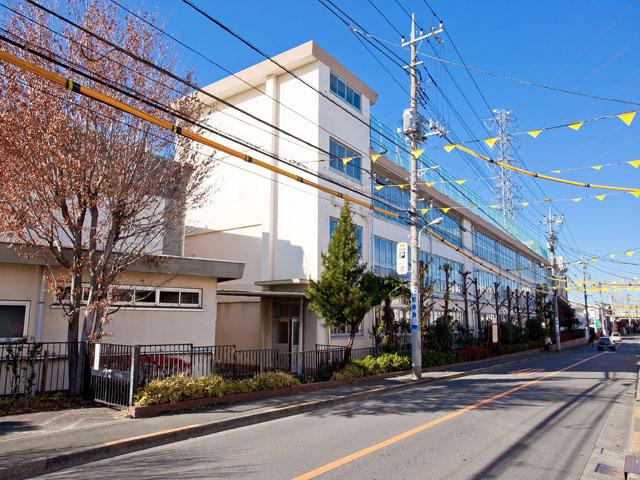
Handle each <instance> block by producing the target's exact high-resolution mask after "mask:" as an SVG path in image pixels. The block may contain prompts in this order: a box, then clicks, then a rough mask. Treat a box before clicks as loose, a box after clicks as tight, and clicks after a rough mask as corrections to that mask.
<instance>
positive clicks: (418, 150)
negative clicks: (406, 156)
mask: <svg viewBox="0 0 640 480" xmlns="http://www.w3.org/2000/svg"><path fill="white" fill-rule="evenodd" d="M422 152H424V148H416V149H415V150H414V151H412V152H411V155H413V156H414V157H416V158H418V157H419V156H420V155H422Z"/></svg>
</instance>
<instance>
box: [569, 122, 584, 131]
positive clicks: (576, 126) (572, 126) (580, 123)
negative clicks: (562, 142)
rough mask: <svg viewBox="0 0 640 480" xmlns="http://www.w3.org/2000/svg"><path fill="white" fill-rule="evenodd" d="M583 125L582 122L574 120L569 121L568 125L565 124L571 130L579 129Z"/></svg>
mask: <svg viewBox="0 0 640 480" xmlns="http://www.w3.org/2000/svg"><path fill="white" fill-rule="evenodd" d="M582 125H584V122H576V123H570V124H569V125H567V127H569V128H571V129H572V130H580V127H581V126H582Z"/></svg>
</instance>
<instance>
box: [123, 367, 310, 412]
mask: <svg viewBox="0 0 640 480" xmlns="http://www.w3.org/2000/svg"><path fill="white" fill-rule="evenodd" d="M299 384H300V382H299V381H298V379H297V378H295V377H294V376H293V375H290V374H288V373H284V372H266V373H261V374H259V375H258V376H257V377H255V378H251V379H245V380H225V379H224V378H222V377H221V376H219V375H210V376H207V377H200V378H193V377H189V376H186V375H175V376H173V377H169V378H165V379H163V380H154V381H152V382H149V384H147V385H146V386H145V387H144V388H142V389H140V390H138V392H137V394H136V401H135V405H136V406H147V405H160V404H163V403H177V402H180V401H182V400H195V399H197V398H211V397H221V396H223V395H231V394H235V393H247V392H257V391H262V390H275V389H277V388H286V387H292V386H294V385H299Z"/></svg>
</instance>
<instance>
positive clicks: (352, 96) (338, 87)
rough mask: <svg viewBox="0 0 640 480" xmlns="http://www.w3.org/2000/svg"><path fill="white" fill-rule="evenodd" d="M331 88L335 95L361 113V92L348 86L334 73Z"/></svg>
mask: <svg viewBox="0 0 640 480" xmlns="http://www.w3.org/2000/svg"><path fill="white" fill-rule="evenodd" d="M329 88H330V90H331V92H332V93H333V94H335V95H337V96H338V97H340V98H341V99H342V100H344V101H345V102H347V103H348V104H349V105H351V106H352V107H353V108H355V109H356V110H358V111H360V105H361V102H360V92H358V91H357V90H355V89H354V88H352V87H350V86H349V85H347V84H346V83H345V82H343V81H342V80H340V79H339V78H338V77H337V76H336V75H334V74H333V73H332V74H331V75H330V77H329Z"/></svg>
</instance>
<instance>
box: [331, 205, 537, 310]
mask: <svg viewBox="0 0 640 480" xmlns="http://www.w3.org/2000/svg"><path fill="white" fill-rule="evenodd" d="M337 224H338V219H336V218H333V217H332V218H330V219H329V238H331V236H332V235H333V232H334V230H335V228H336V226H337ZM477 233H478V235H476V236H474V244H475V241H479V242H484V241H485V240H486V239H490V240H491V241H492V242H493V243H492V244H490V245H493V247H494V248H500V251H501V252H503V253H505V252H506V255H505V256H506V257H508V258H517V257H522V256H521V255H518V254H516V252H514V251H513V250H511V249H509V248H508V247H505V246H504V245H502V244H501V243H499V242H496V241H495V240H493V239H491V237H488V236H486V235H484V234H481V233H480V232H477ZM362 235H363V233H362V227H359V226H356V242H357V245H358V248H360V249H361V250H362ZM397 245H398V244H397V242H394V241H392V240H387V239H385V238H382V237H378V236H374V238H373V272H374V273H375V274H376V275H381V276H386V275H397V274H396V269H397V264H396V248H397ZM498 246H499V247H498ZM474 253H475V254H476V255H478V256H480V257H481V258H484V259H485V260H488V261H490V262H492V263H496V256H495V254H493V255H488V254H487V252H486V250H482V249H477V248H474ZM522 258H526V257H522ZM418 259H419V261H420V262H421V263H422V264H423V265H425V266H426V268H427V274H426V277H425V283H426V284H427V285H428V284H431V283H433V285H434V292H437V293H442V292H444V291H445V290H446V283H447V278H446V272H445V270H444V269H443V268H442V267H443V266H444V265H445V264H449V265H450V266H451V269H450V272H449V285H450V293H452V294H461V293H462V284H463V282H464V278H463V275H462V274H461V272H462V271H463V270H464V268H463V265H462V264H461V263H459V262H455V261H453V260H450V259H448V258H444V257H441V256H438V255H433V254H428V253H427V252H425V251H422V250H421V251H420V253H419V256H418ZM527 260H528V261H529V265H532V264H533V262H532V261H531V260H529V259H527ZM498 265H500V266H501V267H502V268H504V269H508V268H510V267H509V266H508V265H512V264H511V263H508V262H501V263H498ZM528 271H529V272H534V273H535V274H536V275H538V276H540V277H541V278H540V280H539V281H538V282H536V281H535V280H532V283H544V278H545V277H544V269H543V268H540V269H539V272H535V271H534V270H533V269H529V270H528ZM523 276H525V277H527V275H525V273H524V272H523ZM475 277H476V278H477V281H478V288H479V289H481V290H485V289H486V290H491V291H493V288H494V284H495V283H499V293H500V295H501V298H502V299H504V297H505V295H506V292H507V291H508V290H507V289H509V290H511V291H512V292H515V291H516V290H519V291H522V292H526V291H529V292H530V293H532V290H531V289H530V288H528V287H526V286H522V285H520V284H518V283H516V282H514V281H512V280H508V279H505V278H503V277H500V276H498V275H496V274H494V273H491V272H487V271H484V270H478V271H476V272H475ZM404 279H405V280H408V279H409V275H408V274H407V275H405V276H404Z"/></svg>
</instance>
